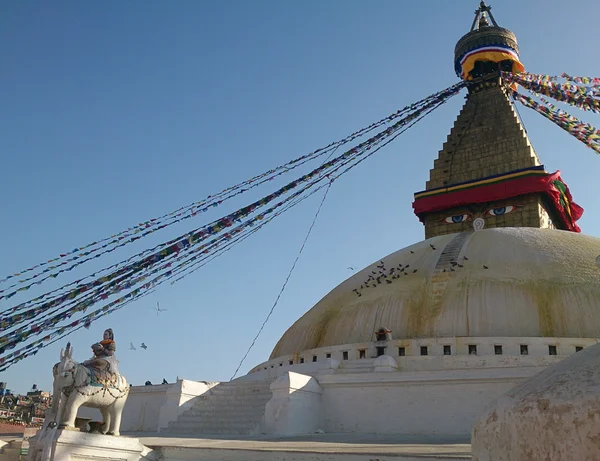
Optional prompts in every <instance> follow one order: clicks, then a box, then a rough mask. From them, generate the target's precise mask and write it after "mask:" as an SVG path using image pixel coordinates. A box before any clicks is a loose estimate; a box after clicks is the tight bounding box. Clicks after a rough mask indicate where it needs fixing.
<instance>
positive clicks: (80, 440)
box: [27, 428, 159, 461]
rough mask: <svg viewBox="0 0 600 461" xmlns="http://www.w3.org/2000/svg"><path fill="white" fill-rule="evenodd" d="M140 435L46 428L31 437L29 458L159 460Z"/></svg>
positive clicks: (31, 460) (44, 460)
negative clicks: (131, 435)
mask: <svg viewBox="0 0 600 461" xmlns="http://www.w3.org/2000/svg"><path fill="white" fill-rule="evenodd" d="M158 459H159V454H158V453H156V452H153V451H152V450H151V449H149V448H148V447H145V446H144V445H142V444H141V443H140V442H139V440H138V439H135V438H129V437H115V436H110V435H100V434H88V433H84V432H79V431H71V430H57V429H56V428H46V429H45V430H43V431H39V432H38V434H37V435H36V436H35V437H33V438H31V439H30V441H29V453H28V455H27V461H85V460H89V461H104V460H105V461H116V460H119V461H142V460H144V461H158Z"/></svg>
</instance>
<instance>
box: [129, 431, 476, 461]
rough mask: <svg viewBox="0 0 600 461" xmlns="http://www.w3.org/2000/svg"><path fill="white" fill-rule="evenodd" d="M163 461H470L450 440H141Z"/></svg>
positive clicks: (327, 437) (463, 449)
mask: <svg viewBox="0 0 600 461" xmlns="http://www.w3.org/2000/svg"><path fill="white" fill-rule="evenodd" d="M140 440H141V442H142V443H144V444H145V445H146V446H149V447H153V448H159V447H160V452H161V454H162V459H163V460H164V461H176V460H181V461H184V460H186V461H197V460H202V461H291V460H295V461H385V460H387V461H391V460H398V461H400V460H402V461H450V460H452V461H457V460H470V459H471V455H470V446H469V445H468V444H463V443H460V442H455V441H449V440H437V441H436V442H435V443H433V444H425V443H422V442H421V441H419V440H416V439H406V438H404V439H403V438H398V437H396V436H394V437H388V436H375V435H372V434H371V435H366V434H362V435H356V434H352V435H343V434H320V435H310V436H302V437H264V438H258V437H252V438H230V439H214V438H210V439H208V438H204V439H203V438H185V439H184V438H155V437H151V438H142V439H140Z"/></svg>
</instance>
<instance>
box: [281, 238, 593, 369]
mask: <svg viewBox="0 0 600 461" xmlns="http://www.w3.org/2000/svg"><path fill="white" fill-rule="evenodd" d="M455 235H456V234H449V235H443V236H439V237H434V238H431V239H428V240H425V241H422V242H418V243H416V244H414V245H412V246H410V247H408V248H404V249H402V250H399V251H397V252H395V253H392V254H390V255H388V256H386V257H384V258H383V262H384V265H385V268H386V269H389V268H392V267H399V265H400V264H402V265H403V267H405V266H406V265H409V266H410V267H409V269H408V270H407V275H406V276H404V275H402V277H401V278H399V279H395V280H392V283H390V284H388V283H381V284H378V285H373V286H370V287H369V288H364V285H365V282H366V281H367V279H368V276H369V275H370V274H371V273H372V272H375V273H376V274H377V273H378V271H379V269H378V267H377V266H378V265H380V262H379V260H378V261H376V262H375V263H373V264H372V265H370V266H368V267H367V268H365V269H363V270H362V271H360V272H358V273H356V274H355V275H353V276H352V277H350V278H349V279H348V280H346V281H344V282H343V283H341V284H340V285H339V286H337V287H336V288H334V289H333V290H332V291H331V292H330V293H329V294H327V295H326V296H325V297H324V298H323V299H322V300H321V301H319V302H318V303H317V304H316V305H315V306H314V307H313V308H312V309H310V310H309V311H308V312H307V313H306V314H304V315H303V316H302V317H301V318H300V319H299V320H298V321H297V322H296V323H294V325H293V326H292V327H290V329H289V330H288V331H287V332H286V333H285V334H284V335H283V336H282V338H281V340H280V341H279V342H278V344H277V345H276V347H275V348H274V350H273V352H272V354H271V358H273V359H274V358H277V357H283V356H288V355H293V354H296V353H299V354H300V353H303V352H304V351H307V350H311V349H315V348H319V347H328V346H337V345H342V344H354V343H360V342H369V341H373V340H374V336H375V332H376V331H377V330H378V329H379V328H381V327H385V328H389V329H390V330H392V335H393V338H397V339H403V338H418V337H452V336H477V337H485V336H490V337H491V336H522V337H551V336H558V337H574V338H578V337H582V338H594V337H598V336H600V316H598V315H595V314H596V311H597V306H598V305H600V284H599V283H598V267H597V266H596V263H595V258H596V255H598V254H600V238H597V237H592V236H588V235H583V234H577V233H574V232H566V231H559V230H552V229H534V228H494V229H484V230H482V231H480V232H473V233H471V234H470V235H469V236H468V237H467V240H466V242H465V243H464V245H463V247H462V248H461V250H460V252H459V254H458V255H457V261H458V262H459V263H460V264H461V265H462V266H463V267H460V268H459V267H458V266H457V268H456V269H455V270H454V271H452V272H445V273H441V274H440V272H438V270H437V269H436V267H437V266H438V262H439V261H440V256H441V254H442V252H443V251H444V248H445V247H446V245H448V243H449V242H450V241H451V240H452V239H453V238H454V237H455ZM464 256H467V258H468V259H467V260H464ZM484 266H485V267H484ZM414 270H417V272H413V271H414ZM440 280H443V283H441V282H440ZM361 285H362V286H363V288H361ZM353 290H358V291H360V292H361V296H357V294H356V293H355V292H354V291H353ZM438 290H441V296H438ZM386 354H387V352H386Z"/></svg>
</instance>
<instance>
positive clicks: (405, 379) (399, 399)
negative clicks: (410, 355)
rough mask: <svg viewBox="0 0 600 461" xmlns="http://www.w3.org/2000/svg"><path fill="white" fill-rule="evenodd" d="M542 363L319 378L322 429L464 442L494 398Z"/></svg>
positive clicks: (336, 431) (539, 368) (536, 370)
mask: <svg viewBox="0 0 600 461" xmlns="http://www.w3.org/2000/svg"><path fill="white" fill-rule="evenodd" d="M543 369H544V367H524V368H509V369H507V368H504V369H502V368H497V369H480V370H476V369H474V370H456V371H452V370H443V371H420V372H404V373H398V372H391V373H390V372H387V373H386V372H384V373H369V374H364V373H361V374H339V375H323V376H318V377H317V380H318V382H319V385H320V386H321V388H322V389H323V395H322V415H323V421H322V424H323V427H322V429H323V430H324V431H325V432H333V433H348V432H355V433H380V434H385V433H390V434H403V435H411V436H419V437H422V438H423V439H431V440H442V439H444V438H452V439H462V440H468V439H469V437H470V434H471V430H472V428H473V424H474V422H475V420H476V418H477V416H478V415H480V414H481V413H482V411H483V410H484V408H485V407H486V406H487V405H489V403H490V402H492V401H493V400H494V399H495V398H496V397H498V396H500V395H502V394H503V393H504V392H506V391H508V390H509V389H511V388H512V387H514V386H515V385H517V384H519V383H520V382H522V381H523V380H525V379H528V378H530V377H531V376H534V375H535V374H537V373H538V372H540V371H542V370H543Z"/></svg>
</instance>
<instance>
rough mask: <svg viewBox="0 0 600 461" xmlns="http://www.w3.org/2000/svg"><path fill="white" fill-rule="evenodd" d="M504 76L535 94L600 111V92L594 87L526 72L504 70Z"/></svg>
mask: <svg viewBox="0 0 600 461" xmlns="http://www.w3.org/2000/svg"><path fill="white" fill-rule="evenodd" d="M502 77H503V78H504V79H505V80H506V81H507V82H509V83H514V84H518V85H521V86H522V87H523V88H525V89H527V90H529V91H531V92H532V93H534V94H535V95H538V96H540V95H544V96H547V97H550V98H553V99H556V100H557V101H561V102H565V103H567V104H570V105H572V106H575V107H578V108H580V109H583V110H589V111H593V112H600V92H598V91H597V89H596V88H594V87H588V86H583V85H575V84H573V83H560V82H558V81H557V80H556V78H555V77H550V76H547V75H536V74H529V73H526V72H523V73H520V74H512V73H508V72H504V73H503V74H502ZM586 81H587V79H586Z"/></svg>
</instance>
